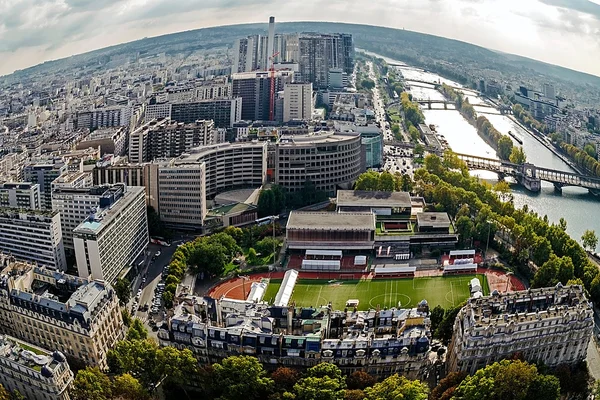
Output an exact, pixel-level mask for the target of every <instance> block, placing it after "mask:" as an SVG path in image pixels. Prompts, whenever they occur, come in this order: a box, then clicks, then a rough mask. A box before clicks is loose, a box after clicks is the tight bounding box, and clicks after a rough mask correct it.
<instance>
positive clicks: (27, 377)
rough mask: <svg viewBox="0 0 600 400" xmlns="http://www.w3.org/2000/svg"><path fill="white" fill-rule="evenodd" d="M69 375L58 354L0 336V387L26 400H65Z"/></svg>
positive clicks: (71, 377)
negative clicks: (19, 394)
mask: <svg viewBox="0 0 600 400" xmlns="http://www.w3.org/2000/svg"><path fill="white" fill-rule="evenodd" d="M72 383H73V372H72V371H71V368H70V367H69V364H68V363H67V359H66V357H65V356H64V355H63V354H62V353H61V352H60V351H54V352H50V351H48V350H44V349H42V348H40V347H37V346H34V345H32V344H30V343H27V342H24V341H22V340H19V339H17V338H14V337H12V336H6V335H0V384H2V386H4V388H5V389H6V390H8V391H11V392H12V391H18V392H19V393H21V395H23V396H24V397H25V398H26V399H30V400H69V399H70V396H69V388H70V386H71V384H72Z"/></svg>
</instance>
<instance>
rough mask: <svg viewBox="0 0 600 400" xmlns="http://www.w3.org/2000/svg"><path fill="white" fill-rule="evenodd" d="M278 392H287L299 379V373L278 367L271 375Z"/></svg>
mask: <svg viewBox="0 0 600 400" xmlns="http://www.w3.org/2000/svg"><path fill="white" fill-rule="evenodd" d="M271 379H273V382H274V383H275V389H276V390H277V391H278V392H289V391H291V390H292V389H293V388H294V385H295V384H296V382H298V380H299V379H300V373H299V372H298V371H296V370H295V369H291V368H287V367H279V368H277V369H276V370H275V371H273V373H272V374H271Z"/></svg>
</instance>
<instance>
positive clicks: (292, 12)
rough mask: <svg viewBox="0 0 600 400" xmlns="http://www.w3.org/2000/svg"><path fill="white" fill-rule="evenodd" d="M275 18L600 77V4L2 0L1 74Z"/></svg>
mask: <svg viewBox="0 0 600 400" xmlns="http://www.w3.org/2000/svg"><path fill="white" fill-rule="evenodd" d="M269 15H274V16H275V17H276V19H277V21H281V22H283V21H336V22H349V23H364V24H371V25H382V26H388V27H392V28H405V29H408V30H414V31H419V32H424V33H430V34H434V35H438V36H444V37H448V38H453V39H458V40H463V41H466V42H470V43H474V44H478V45H481V46H484V47H488V48H491V49H496V50H501V51H504V52H508V53H515V54H519V55H522V56H526V57H531V58H535V59H538V60H542V61H546V62H549V63H552V64H558V65H562V66H565V67H569V68H573V69H576V70H580V71H585V72H589V73H592V74H595V75H600V0H371V1H367V0H302V1H296V0H261V1H257V0H0V75H2V74H7V73H11V72H13V71H14V70H15V69H22V68H25V67H28V66H31V65H35V64H38V63H41V62H43V61H46V60H51V59H57V58H62V57H67V56H70V55H72V54H78V53H83V52H86V51H90V50H95V49H99V48H102V47H106V46H110V45H114V44H118V43H122V42H128V41H131V40H135V39H141V38H143V37H146V36H157V35H162V34H165V33H171V32H178V31H184V30H190V29H197V28H203V27H210V26H218V25H230V24H238V23H250V22H262V21H266V20H267V18H268V17H269Z"/></svg>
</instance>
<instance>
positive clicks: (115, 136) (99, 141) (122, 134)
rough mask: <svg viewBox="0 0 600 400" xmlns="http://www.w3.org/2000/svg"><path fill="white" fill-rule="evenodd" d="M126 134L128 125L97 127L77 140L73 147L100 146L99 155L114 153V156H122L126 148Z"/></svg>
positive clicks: (80, 148)
mask: <svg viewBox="0 0 600 400" xmlns="http://www.w3.org/2000/svg"><path fill="white" fill-rule="evenodd" d="M128 134H129V127H128V126H122V127H118V128H106V129H99V130H96V131H94V132H92V133H90V134H89V135H88V136H87V137H86V138H85V139H83V140H82V141H81V142H79V144H77V146H76V147H75V148H76V149H78V150H83V149H87V148H89V147H93V148H98V147H100V153H101V155H104V154H114V155H116V156H122V155H125V150H126V149H127V137H128Z"/></svg>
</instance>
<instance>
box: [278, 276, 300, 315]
mask: <svg viewBox="0 0 600 400" xmlns="http://www.w3.org/2000/svg"><path fill="white" fill-rule="evenodd" d="M297 280H298V271H296V270H295V269H290V270H289V271H287V272H286V273H285V275H284V276H283V281H282V282H281V286H280V287H279V291H278V292H277V295H276V296H275V302H274V303H273V304H274V305H276V306H278V307H287V306H288V304H289V302H290V299H291V298H292V293H293V292H294V286H296V281H297Z"/></svg>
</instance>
